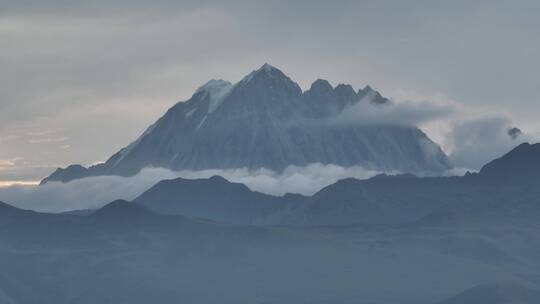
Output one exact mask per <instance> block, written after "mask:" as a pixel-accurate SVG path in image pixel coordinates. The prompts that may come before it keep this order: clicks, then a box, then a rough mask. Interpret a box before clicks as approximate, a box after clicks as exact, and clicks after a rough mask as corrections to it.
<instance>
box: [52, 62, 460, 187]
mask: <svg viewBox="0 0 540 304" xmlns="http://www.w3.org/2000/svg"><path fill="white" fill-rule="evenodd" d="M360 102H364V103H368V104H371V105H372V106H374V107H377V106H385V105H386V104H387V103H389V102H390V101H389V100H388V99H386V98H384V97H382V96H381V95H380V94H379V93H378V92H377V91H375V90H373V89H372V88H371V87H369V86H367V87H366V88H364V89H361V90H358V91H355V90H354V89H353V88H352V87H351V86H350V85H344V84H341V85H338V86H337V87H335V88H334V87H332V86H331V85H330V84H329V83H328V82H327V81H325V80H321V79H319V80H317V81H315V82H314V83H313V84H312V86H311V88H310V89H309V90H307V91H305V92H302V90H301V88H300V87H299V86H298V84H296V83H295V82H293V81H292V80H291V79H290V78H289V77H287V76H286V75H285V74H283V72H281V71H280V70H279V69H277V68H274V67H272V66H270V65H268V64H265V65H264V66H263V67H261V68H260V69H258V70H256V71H253V72H252V73H250V74H249V75H247V76H246V77H244V78H243V79H242V80H240V81H239V82H237V83H236V84H231V83H229V82H227V81H223V80H211V81H209V82H208V83H207V84H205V85H204V86H202V87H200V88H199V89H198V90H197V91H196V92H195V94H194V95H193V96H192V97H191V98H190V99H189V100H188V101H186V102H180V103H177V104H176V105H175V106H173V107H172V108H170V109H169V110H168V111H167V113H166V114H165V115H164V116H163V117H161V118H160V119H159V120H158V121H157V122H156V123H154V124H153V125H152V126H150V127H149V128H148V129H147V130H146V131H145V132H144V133H143V134H142V135H141V136H140V137H139V138H138V139H137V140H136V141H134V142H133V143H131V144H130V145H129V146H127V147H126V148H124V149H122V150H120V151H119V152H118V153H116V154H115V155H113V156H112V157H111V158H110V159H109V160H107V162H105V163H104V164H100V165H97V166H93V167H90V168H88V169H84V171H85V172H84V173H83V174H81V172H80V171H81V170H80V167H78V166H77V167H73V168H74V169H77V170H76V172H73V174H71V173H72V172H71V171H70V170H69V168H68V169H63V170H59V171H57V172H55V173H53V174H52V175H51V176H49V177H48V178H47V179H45V180H44V181H43V182H47V181H62V182H66V181H69V180H72V179H76V178H81V177H83V176H95V175H110V174H114V175H133V174H136V173H137V172H139V171H140V170H141V169H142V168H144V167H147V166H153V167H163V168H168V169H172V170H200V169H230V168H248V169H259V168H267V169H271V170H274V171H278V172H279V171H282V170H283V169H285V168H286V167H288V166H290V165H296V166H305V165H308V164H310V163H323V164H336V165H340V166H345V167H348V166H353V165H359V166H363V167H365V168H366V169H373V170H379V171H400V172H408V173H414V174H421V175H434V174H440V173H441V172H443V171H445V170H447V169H448V168H449V167H450V165H449V162H448V159H447V157H446V155H445V154H444V153H443V152H442V150H441V149H440V148H439V147H438V146H437V145H436V144H435V143H433V142H432V141H431V140H430V139H429V138H428V137H427V136H426V135H425V134H424V133H423V132H422V131H421V130H419V129H418V128H416V127H413V126H399V125H373V124H371V125H366V124H362V123H361V122H359V123H358V124H350V123H349V124H335V123H331V122H330V119H331V118H332V117H335V116H336V115H337V114H339V113H341V112H342V111H347V110H348V108H349V107H351V106H352V105H355V104H357V103H360Z"/></svg>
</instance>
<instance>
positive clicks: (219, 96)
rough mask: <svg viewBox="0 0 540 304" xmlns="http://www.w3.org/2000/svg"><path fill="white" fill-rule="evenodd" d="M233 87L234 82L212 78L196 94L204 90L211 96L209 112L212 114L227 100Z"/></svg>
mask: <svg viewBox="0 0 540 304" xmlns="http://www.w3.org/2000/svg"><path fill="white" fill-rule="evenodd" d="M232 88H233V85H232V83H230V82H228V81H225V80H221V79H218V80H216V79H212V80H210V81H209V82H207V83H206V84H204V85H203V86H202V87H200V88H198V89H197V91H195V94H197V93H201V92H204V93H205V94H207V96H208V98H209V100H210V101H209V105H208V114H211V113H212V112H214V111H215V110H217V109H218V108H219V106H220V105H221V104H222V103H223V100H225V97H227V95H228V94H229V93H230V92H231V90H232Z"/></svg>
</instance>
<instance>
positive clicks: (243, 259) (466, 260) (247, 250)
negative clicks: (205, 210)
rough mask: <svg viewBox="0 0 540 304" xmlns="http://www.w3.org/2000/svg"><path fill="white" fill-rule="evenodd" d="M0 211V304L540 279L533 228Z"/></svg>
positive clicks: (539, 231) (411, 295) (349, 296)
mask: <svg viewBox="0 0 540 304" xmlns="http://www.w3.org/2000/svg"><path fill="white" fill-rule="evenodd" d="M1 206H2V207H1V208H0V219H1V220H0V228H1V229H0V269H2V271H1V272H0V303H2V304H4V303H21V304H33V303H36V304H38V303H39V304H41V303H57V304H62V303H151V302H153V303H179V302H183V303H195V304H197V303H306V304H307V303H320V304H322V303H345V304H347V303H350V304H352V303H390V304H392V303H395V304H398V303H399V304H433V303H438V302H440V301H441V300H442V299H449V298H451V297H452V296H454V295H456V294H459V293H460V292H461V291H463V290H466V289H468V288H471V287H474V286H478V285H482V284H488V283H493V282H512V284H516V285H519V286H538V284H540V262H539V261H538V258H537V257H538V255H537V253H538V252H540V227H539V225H534V224H532V223H530V222H521V223H499V222H491V223H483V224H482V225H477V226H474V227H470V226H462V227H456V226H454V227H449V226H444V225H439V226H436V225H432V224H431V225H422V224H418V223H417V224H415V225H409V224H404V225H348V226H325V227H320V226H319V227H302V228H300V227H298V228H292V227H288V228H286V227H275V228H264V227H255V226H246V225H230V224H222V223H214V222H209V221H204V220H196V219H191V218H188V217H183V216H176V215H175V216H172V215H160V214H157V213H154V212H152V211H149V210H147V209H146V208H144V207H141V206H139V205H137V204H134V203H130V202H126V201H116V202H113V203H111V204H109V205H107V206H105V207H104V208H102V209H100V210H98V211H96V212H95V213H93V214H91V215H66V214H41V213H35V212H29V211H22V210H18V209H14V208H12V207H8V206H6V205H1ZM488 291H489V290H488ZM518 291H519V289H518ZM467 294H468V293H466V294H465V295H464V296H459V297H458V299H461V298H465V299H468V297H467ZM475 294H476V293H475ZM482 295H483V294H482ZM489 296H490V294H489V293H488V294H487V295H485V297H484V298H482V299H490V297H489ZM532 296H534V294H532ZM505 297H506V298H508V297H510V299H512V297H515V299H522V298H523V297H522V296H521V294H519V293H517V294H516V293H515V292H513V293H512V292H508V293H506V294H505ZM476 299H478V298H476ZM528 299H530V297H529V298H528ZM533 299H534V298H533ZM444 303H445V304H446V303H460V302H444ZM467 303H468V302H467ZM471 303H472V302H471ZM476 303H484V302H476ZM476 303H475V304H476ZM485 303H486V304H487V303H489V304H492V303H491V302H485ZM497 303H498V302H497ZM502 303H507V302H502ZM508 303H521V302H508ZM525 303H529V302H525ZM531 303H532V302H531Z"/></svg>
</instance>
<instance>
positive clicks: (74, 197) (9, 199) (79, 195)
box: [0, 164, 378, 212]
mask: <svg viewBox="0 0 540 304" xmlns="http://www.w3.org/2000/svg"><path fill="white" fill-rule="evenodd" d="M376 174H378V172H375V171H370V170H365V169H363V168H361V167H351V168H343V167H340V166H335V165H321V164H312V165H309V166H307V167H295V166H291V167H288V168H287V169H286V170H285V171H284V172H283V173H281V174H276V173H275V172H272V171H270V170H264V169H262V170H256V171H252V172H250V171H248V170H247V169H234V170H203V171H181V172H173V171H170V170H166V169H160V168H149V169H144V170H142V171H141V172H140V173H139V174H137V175H135V176H133V177H121V176H99V177H88V178H83V179H80V180H74V181H72V182H69V183H65V184H63V183H57V182H52V183H47V184H45V185H43V186H12V187H5V188H1V187H0V201H3V202H5V203H8V204H11V205H13V206H15V207H18V208H23V209H31V210H35V211H41V212H62V211H69V210H79V209H96V208H99V207H102V206H103V205H105V204H107V203H110V202H112V201H114V200H116V199H126V200H132V199H134V198H136V197H137V196H138V195H140V194H142V193H143V192H144V191H145V190H148V189H149V188H150V187H151V186H153V185H154V184H156V183H157V182H159V181H160V180H164V179H173V178H177V177H182V178H188V179H197V178H208V177H211V176H214V175H220V176H223V177H224V178H226V179H227V180H229V181H231V182H238V183H243V184H245V185H246V186H248V187H249V188H250V189H251V190H253V191H258V192H262V193H266V194H271V195H283V194H285V193H299V194H304V195H311V194H314V193H315V192H317V191H319V190H320V189H322V188H323V187H325V186H328V185H330V184H333V183H335V182H336V181H338V180H340V179H344V178H348V177H355V178H358V179H366V178H369V177H372V176H374V175H376Z"/></svg>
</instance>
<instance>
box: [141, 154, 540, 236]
mask: <svg viewBox="0 0 540 304" xmlns="http://www.w3.org/2000/svg"><path fill="white" fill-rule="evenodd" d="M538 164H540V144H535V145H530V144H522V145H520V146H518V147H516V148H515V149H513V150H512V151H510V152H509V153H508V154H506V155H504V156H503V157H501V158H499V159H496V160H494V161H492V162H490V163H488V164H487V165H485V166H484V167H483V168H482V169H481V170H480V172H479V173H473V174H470V173H469V174H466V175H465V176H455V177H416V176H413V175H407V174H405V175H396V176H391V175H384V174H382V175H378V176H375V177H373V178H370V179H367V180H357V179H354V178H349V179H344V180H341V181H338V182H337V183H335V184H333V185H330V186H328V187H325V188H323V189H322V190H320V191H319V192H317V193H316V194H314V195H313V196H302V195H295V194H287V195H285V196H271V195H266V194H262V193H258V192H254V191H251V190H250V189H249V188H247V187H246V186H245V185H243V184H238V183H231V182H229V181H227V180H225V179H224V178H222V177H219V176H214V177H212V178H209V179H198V180H189V179H183V178H178V179H174V180H166V181H161V182H159V183H158V184H156V185H155V186H153V187H152V188H150V189H149V190H148V191H146V192H145V193H143V194H142V195H141V196H139V197H138V198H136V199H135V200H134V202H136V203H139V204H141V205H143V206H145V207H147V208H149V209H152V210H154V211H156V212H159V213H164V214H182V215H187V216H192V217H200V218H207V219H211V220H215V221H218V222H229V223H236V224H262V225H293V226H298V225H308V226H312V225H352V224H359V223H361V224H403V223H412V222H417V221H421V222H423V223H433V222H436V223H437V224H439V223H446V224H453V223H456V222H462V221H469V222H470V221H473V222H474V221H481V220H488V219H489V220H494V219H496V220H499V221H507V220H509V219H511V218H512V217H513V216H517V217H519V218H520V219H521V220H531V221H535V219H537V218H538V217H540V205H539V204H538V202H540V200H539V197H540V187H538V186H539V182H538V181H539V180H540V168H539V167H538ZM208 189H212V191H208Z"/></svg>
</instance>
